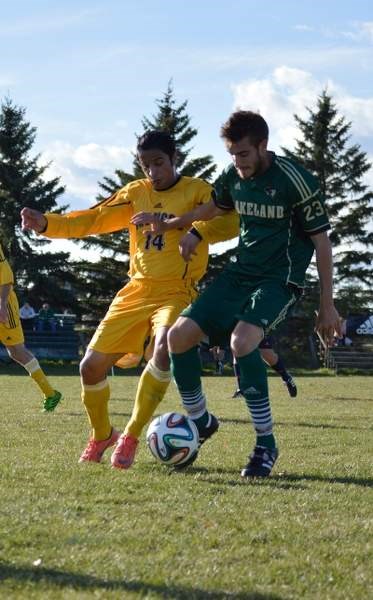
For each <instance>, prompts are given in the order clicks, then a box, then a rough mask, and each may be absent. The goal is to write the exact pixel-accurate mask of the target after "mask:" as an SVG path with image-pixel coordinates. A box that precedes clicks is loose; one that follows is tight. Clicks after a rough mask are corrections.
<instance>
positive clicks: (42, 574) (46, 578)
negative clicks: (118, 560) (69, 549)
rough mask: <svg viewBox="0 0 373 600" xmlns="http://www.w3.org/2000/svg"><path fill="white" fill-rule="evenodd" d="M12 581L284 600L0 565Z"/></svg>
mask: <svg viewBox="0 0 373 600" xmlns="http://www.w3.org/2000/svg"><path fill="white" fill-rule="evenodd" d="M6 579H8V580H9V579H12V580H14V581H16V582H18V583H20V582H33V583H38V582H40V583H43V584H49V585H53V586H56V587H59V588H64V587H71V588H74V589H76V590H95V589H100V590H107V591H111V590H114V591H115V590H118V591H120V592H126V591H127V592H139V593H141V595H145V593H149V592H152V593H155V594H157V595H158V596H159V598H173V599H180V600H193V599H195V600H205V599H208V598H211V599H216V600H224V599H229V598H232V599H236V600H281V598H282V597H281V596H278V595H274V594H261V593H258V592H238V593H234V592H232V593H229V592H219V591H214V592H212V591H208V590H203V589H198V588H193V587H181V586H166V585H162V584H158V585H157V584H152V583H146V582H144V581H134V580H131V581H126V580H125V579H123V580H118V579H112V580H110V579H108V580H106V579H100V578H99V577H94V576H93V575H83V574H79V573H65V572H64V571H59V570H57V569H47V568H45V567H27V566H24V567H21V566H20V567H17V566H14V565H10V564H7V563H4V562H0V581H4V580H6Z"/></svg>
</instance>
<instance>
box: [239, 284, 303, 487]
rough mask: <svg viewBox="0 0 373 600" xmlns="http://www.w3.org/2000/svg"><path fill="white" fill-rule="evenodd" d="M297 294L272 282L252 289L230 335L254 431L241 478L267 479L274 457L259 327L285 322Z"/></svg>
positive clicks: (274, 445) (272, 327)
mask: <svg viewBox="0 0 373 600" xmlns="http://www.w3.org/2000/svg"><path fill="white" fill-rule="evenodd" d="M297 297H298V295H297V293H295V292H294V291H293V290H292V289H290V288H288V287H287V286H283V285H281V284H277V283H275V282H271V281H269V282H263V283H262V284H261V285H260V286H259V287H256V288H255V290H254V291H253V293H252V296H251V300H252V301H251V302H249V303H247V305H246V306H245V309H244V311H243V312H242V314H241V315H240V317H241V318H240V321H239V322H238V324H237V326H236V328H235V330H234V332H233V334H232V340H231V343H232V352H233V354H235V355H236V358H237V362H238V364H239V366H240V371H241V389H242V393H243V395H244V397H245V400H246V404H247V407H248V409H249V412H250V415H251V418H252V421H253V425H254V428H255V431H256V445H255V448H254V452H253V453H252V455H251V456H250V458H249V462H248V464H247V466H246V467H245V468H244V469H243V470H242V472H241V475H242V476H243V477H256V476H259V477H267V476H268V475H269V474H270V472H271V470H272V467H273V465H274V463H275V461H276V459H277V457H278V449H277V445H276V440H275V437H274V434H273V421H272V414H271V406H270V401H269V395H268V381H267V370H266V367H265V364H264V362H263V360H262V357H261V355H260V352H259V350H258V346H259V344H260V342H261V340H262V338H263V323H265V324H266V326H268V327H269V328H271V329H274V328H275V327H276V326H278V324H279V323H280V322H281V321H283V320H284V319H285V318H286V315H287V313H288V311H289V310H290V308H291V307H292V306H293V305H294V303H295V302H296V300H297Z"/></svg>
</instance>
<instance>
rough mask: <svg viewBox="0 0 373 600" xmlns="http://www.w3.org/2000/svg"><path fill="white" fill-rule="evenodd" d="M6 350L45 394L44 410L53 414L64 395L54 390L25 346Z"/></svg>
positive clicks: (7, 347)
mask: <svg viewBox="0 0 373 600" xmlns="http://www.w3.org/2000/svg"><path fill="white" fill-rule="evenodd" d="M6 349H7V352H8V354H9V356H10V357H11V358H12V359H13V360H14V361H15V362H17V363H19V364H20V365H22V367H23V368H24V369H26V371H27V372H28V374H29V375H30V377H31V378H32V379H33V381H35V383H36V385H37V386H38V387H39V389H40V390H41V392H42V393H43V396H44V402H43V410H44V411H45V412H52V411H53V410H54V409H55V408H56V406H57V404H58V403H59V402H60V401H61V399H62V394H61V392H58V391H57V390H54V389H53V388H52V386H51V385H50V383H49V381H48V379H47V377H46V375H45V373H44V371H43V370H42V368H41V367H40V364H39V361H38V360H37V359H36V358H35V356H34V355H33V354H32V353H31V352H30V350H28V349H27V348H26V346H25V345H24V344H15V345H14V346H6Z"/></svg>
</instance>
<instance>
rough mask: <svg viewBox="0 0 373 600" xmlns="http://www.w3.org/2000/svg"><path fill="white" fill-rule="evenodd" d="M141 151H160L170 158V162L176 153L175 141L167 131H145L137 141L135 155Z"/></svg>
mask: <svg viewBox="0 0 373 600" xmlns="http://www.w3.org/2000/svg"><path fill="white" fill-rule="evenodd" d="M143 150H161V151H162V152H164V153H165V154H167V155H168V156H169V157H170V160H171V162H172V160H173V157H174V155H175V152H176V145H175V140H174V139H173V137H172V136H171V135H170V134H169V133H168V131H164V130H161V129H153V130H151V131H146V132H145V133H143V135H141V136H140V137H139V138H138V140H137V153H139V152H142V151H143Z"/></svg>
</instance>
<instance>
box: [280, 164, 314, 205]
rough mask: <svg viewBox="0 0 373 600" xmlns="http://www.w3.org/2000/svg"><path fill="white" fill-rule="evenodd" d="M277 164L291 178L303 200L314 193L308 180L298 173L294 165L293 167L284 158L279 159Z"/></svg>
mask: <svg viewBox="0 0 373 600" xmlns="http://www.w3.org/2000/svg"><path fill="white" fill-rule="evenodd" d="M277 163H278V166H279V167H280V169H281V170H282V171H283V172H284V173H285V174H286V175H287V176H288V177H289V179H290V180H291V181H292V183H293V184H294V185H295V187H296V188H297V190H298V192H299V195H300V196H301V198H303V199H304V198H305V197H306V196H309V195H310V194H311V193H312V192H311V189H310V187H309V186H308V184H307V182H306V180H305V179H304V177H303V176H302V175H301V173H300V172H299V171H297V169H296V168H295V167H294V165H291V164H290V163H289V162H287V161H285V160H284V159H283V158H277Z"/></svg>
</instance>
